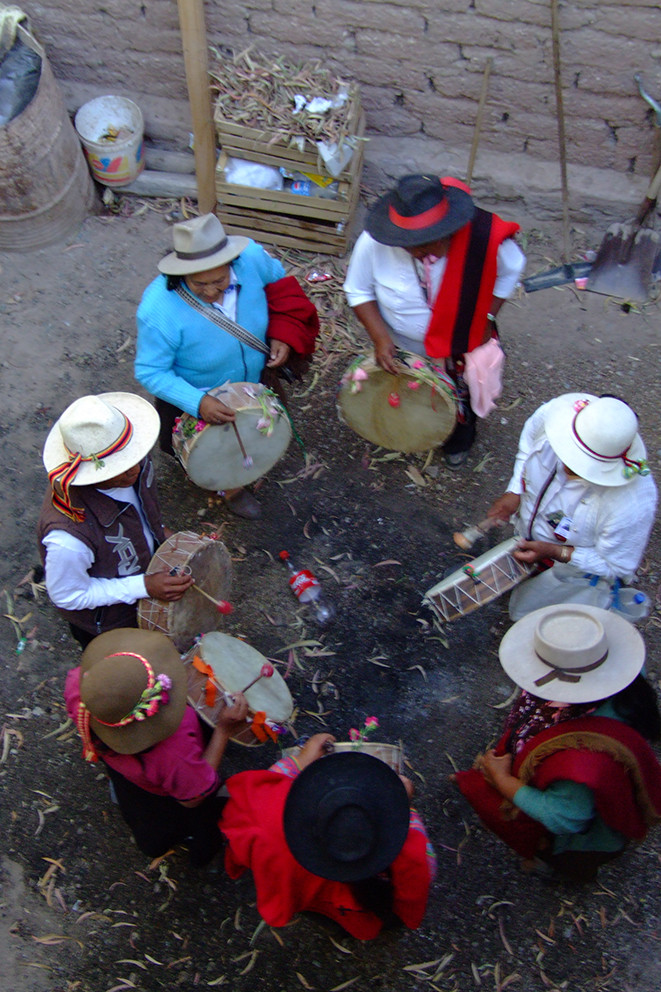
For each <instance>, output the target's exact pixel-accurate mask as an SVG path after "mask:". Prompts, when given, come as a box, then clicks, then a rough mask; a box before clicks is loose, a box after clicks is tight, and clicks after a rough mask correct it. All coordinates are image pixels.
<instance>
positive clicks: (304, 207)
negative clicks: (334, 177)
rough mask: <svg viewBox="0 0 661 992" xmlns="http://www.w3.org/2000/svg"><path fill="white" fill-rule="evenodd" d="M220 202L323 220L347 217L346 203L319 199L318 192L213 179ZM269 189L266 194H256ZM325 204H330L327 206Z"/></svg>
mask: <svg viewBox="0 0 661 992" xmlns="http://www.w3.org/2000/svg"><path fill="white" fill-rule="evenodd" d="M216 193H217V195H218V201H219V203H234V204H236V206H239V207H248V208H249V209H251V210H267V211H269V213H274V214H290V215H292V216H294V217H309V218H310V220H325V221H328V222H329V223H334V224H340V223H346V221H347V220H348V219H349V205H348V203H347V202H346V201H345V202H343V203H341V204H340V203H335V201H333V200H322V199H321V198H320V197H318V196H299V195H298V194H296V193H278V192H275V191H274V190H260V189H256V188H254V187H252V186H237V185H235V184H233V183H232V184H230V183H216ZM260 193H261V194H264V193H268V194H269V195H268V196H264V195H262V196H259V195H257V194H260ZM326 204H332V205H333V207H335V209H334V210H333V209H330V208H329V207H327V206H326Z"/></svg>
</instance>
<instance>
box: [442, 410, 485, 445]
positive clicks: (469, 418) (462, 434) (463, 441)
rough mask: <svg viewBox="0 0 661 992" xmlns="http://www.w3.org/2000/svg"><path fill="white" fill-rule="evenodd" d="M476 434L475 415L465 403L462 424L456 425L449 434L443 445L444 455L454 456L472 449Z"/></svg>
mask: <svg viewBox="0 0 661 992" xmlns="http://www.w3.org/2000/svg"><path fill="white" fill-rule="evenodd" d="M476 433H477V414H476V413H474V411H473V408H472V407H471V406H470V405H469V404H468V403H467V404H466V406H465V413H464V423H463V424H460V423H457V426H456V427H455V429H454V430H453V431H452V434H450V437H449V438H448V439H447V441H446V442H445V444H444V445H443V451H444V452H445V454H446V455H455V454H457V452H459V451H468V450H469V448H472V447H473V442H474V441H475V435H476Z"/></svg>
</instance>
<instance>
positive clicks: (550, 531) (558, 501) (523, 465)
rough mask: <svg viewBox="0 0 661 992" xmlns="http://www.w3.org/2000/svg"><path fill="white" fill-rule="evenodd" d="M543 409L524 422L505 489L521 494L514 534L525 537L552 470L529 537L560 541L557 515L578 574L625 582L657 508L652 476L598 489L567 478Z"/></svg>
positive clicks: (639, 555)
mask: <svg viewBox="0 0 661 992" xmlns="http://www.w3.org/2000/svg"><path fill="white" fill-rule="evenodd" d="M547 406H548V404H544V405H543V406H541V407H539V409H538V410H536V411H535V413H533V415H532V416H531V417H529V418H528V420H527V421H526V423H525V425H524V427H523V431H522V432H521V437H520V439H519V450H518V452H517V455H516V459H515V462H514V472H513V474H512V478H511V479H510V482H509V485H508V486H507V490H508V492H512V493H518V494H520V495H521V504H520V506H519V510H518V513H517V514H516V517H515V530H516V533H517V534H518V535H519V536H521V537H527V536H528V528H529V526H530V519H531V517H532V514H533V510H534V506H535V503H536V501H537V497H538V496H539V493H540V490H541V489H542V487H543V486H544V483H545V482H546V480H547V479H548V477H549V475H550V474H551V472H552V471H553V469H554V468H555V469H556V475H555V477H554V479H553V481H552V482H551V484H550V485H549V487H548V489H547V490H546V492H545V494H544V496H543V498H542V501H541V504H540V507H539V510H538V512H537V515H536V516H535V520H534V523H533V528H532V539H533V540H534V541H552V542H554V543H560V542H559V541H558V539H557V538H556V537H555V536H554V529H555V527H554V524H550V523H549V522H548V518H549V517H553V518H554V521H555V520H556V519H557V518H558V517H559V516H566V517H569V518H570V519H571V525H570V529H569V533H568V535H567V544H569V545H572V546H573V547H574V548H575V550H574V552H573V553H572V556H571V564H572V565H573V566H574V567H575V568H577V569H579V570H580V571H581V572H588V573H590V574H594V575H603V576H604V577H605V578H607V579H609V580H612V579H615V578H620V579H623V580H624V581H626V582H630V581H632V579H633V578H634V575H635V572H636V569H637V568H638V566H639V565H640V562H641V560H642V557H643V554H644V552H645V548H646V546H647V542H648V540H649V536H650V532H651V530H652V524H653V523H654V515H655V512H656V505H657V489H656V485H655V482H654V479H653V478H652V476H651V475H648V476H641V475H634V476H633V478H632V479H631V480H630V481H629V482H628V483H627V484H626V485H624V486H597V485H595V484H594V483H591V482H586V481H585V480H583V479H569V478H568V477H567V475H566V474H565V472H564V469H563V467H562V463H561V462H560V461H559V460H558V457H557V455H556V454H555V452H554V451H553V448H552V447H551V445H550V444H549V441H548V438H547V437H546V432H545V430H544V413H545V411H546V408H547Z"/></svg>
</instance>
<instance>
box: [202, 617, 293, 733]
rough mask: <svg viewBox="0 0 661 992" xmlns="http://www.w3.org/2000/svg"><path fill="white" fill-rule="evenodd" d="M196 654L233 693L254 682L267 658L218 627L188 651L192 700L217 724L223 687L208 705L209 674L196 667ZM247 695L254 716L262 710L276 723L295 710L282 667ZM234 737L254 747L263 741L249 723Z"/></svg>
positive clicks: (261, 681) (213, 724) (222, 703)
mask: <svg viewBox="0 0 661 992" xmlns="http://www.w3.org/2000/svg"><path fill="white" fill-rule="evenodd" d="M196 655H197V656H198V657H200V658H201V659H202V661H203V662H204V663H205V664H207V665H210V666H211V668H213V670H214V676H215V680H216V682H217V683H218V686H219V687H220V688H221V689H224V690H225V691H227V692H229V693H232V692H241V691H242V690H243V689H244V688H245V687H246V686H247V685H248V683H250V682H252V680H253V679H254V678H256V677H257V676H258V675H259V673H260V671H261V668H262V665H263V664H264V662H265V661H266V658H265V657H264V656H263V655H261V654H260V653H259V651H256V650H255V648H253V647H251V646H250V645H249V644H246V643H245V641H242V640H240V639H239V638H238V637H230V636H229V635H228V634H221V633H219V632H217V631H214V632H212V633H210V634H206V635H205V636H204V637H203V638H202V640H201V641H200V643H199V644H196V645H194V646H193V647H192V648H191V649H190V650H189V651H188V653H187V654H186V657H185V658H184V659H183V662H184V665H185V666H186V669H187V673H188V701H189V703H190V704H191V706H192V707H193V708H194V709H195V710H196V711H197V713H198V715H199V716H200V719H202V720H204V722H205V723H208V724H209V726H211V727H215V726H216V724H217V723H218V714H219V713H220V711H221V709H222V708H223V707H224V706H225V702H224V700H223V695H222V692H221V691H220V689H219V690H218V691H217V694H216V701H215V704H214V706H213V707H209V706H207V705H206V703H205V688H206V683H207V677H206V676H205V675H204V674H202V673H201V672H199V671H198V670H197V669H196V668H194V667H193V660H194V658H195V656H196ZM246 699H247V701H248V706H249V707H250V710H249V712H250V715H251V716H254V714H255V713H257V712H260V711H262V712H265V713H266V716H267V717H268V718H269V719H270V720H272V721H273V722H274V723H278V724H281V723H286V722H287V720H289V719H290V717H291V715H292V713H293V712H294V703H293V700H292V698H291V694H290V692H289V689H288V688H287V683H286V682H285V680H284V679H283V678H282V676H281V675H280V673H279V672H278V671H274V672H273V675H271V677H270V678H263V679H260V680H259V682H256V683H255V685H253V686H251V688H250V689H248V690H247V692H246ZM232 738H233V740H236V741H237V742H238V743H239V744H245V745H248V746H251V747H256V746H257V745H259V744H260V743H262V742H261V741H258V740H257V738H256V737H255V735H254V734H253V732H252V730H251V729H250V726H249V725H248V724H246V726H245V727H244V728H241V729H239V730H238V731H236V732H235V733H233V734H232Z"/></svg>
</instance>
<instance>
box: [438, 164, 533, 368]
mask: <svg viewBox="0 0 661 992" xmlns="http://www.w3.org/2000/svg"><path fill="white" fill-rule="evenodd" d="M445 181H446V180H445V179H444V180H443V182H445ZM518 230H519V225H518V224H514V223H510V222H508V221H504V220H502V219H501V218H500V217H498V216H497V214H491V213H488V212H487V211H486V210H481V209H480V208H479V207H477V208H476V210H475V216H474V217H473V220H472V221H471V222H470V223H469V224H465V225H464V227H462V228H460V229H459V230H458V231H457V232H456V233H455V234H453V235H452V239H451V241H450V248H449V250H448V254H447V266H446V269H445V272H444V274H443V280H442V282H441V285H440V288H439V291H438V296H437V297H436V302H435V304H434V309H433V312H432V315H431V319H430V321H429V327H428V328H427V335H426V337H425V351H426V352H427V354H428V355H429V356H430V357H431V358H449V357H450V356H455V357H457V356H460V355H465V354H466V353H467V352H469V351H473V349H474V348H478V347H479V346H480V345H481V344H482V339H483V337H484V331H485V328H486V323H487V314H488V313H489V311H490V309H491V305H492V301H493V287H494V285H495V282H496V268H497V254H498V248H499V247H500V245H501V244H502V242H503V241H505V239H506V238H511V237H512V236H513V235H514V234H516V232H517V231H518Z"/></svg>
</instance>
